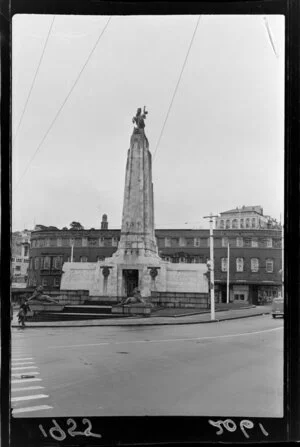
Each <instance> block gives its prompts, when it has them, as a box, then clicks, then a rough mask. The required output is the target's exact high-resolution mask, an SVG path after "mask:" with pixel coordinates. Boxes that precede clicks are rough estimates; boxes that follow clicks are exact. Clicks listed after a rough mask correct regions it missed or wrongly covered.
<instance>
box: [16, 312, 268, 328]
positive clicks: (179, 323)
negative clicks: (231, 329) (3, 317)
mask: <svg viewBox="0 0 300 447" xmlns="http://www.w3.org/2000/svg"><path fill="white" fill-rule="evenodd" d="M270 313H271V312H263V313H257V314H251V315H242V316H239V317H226V318H222V319H220V320H216V319H215V320H207V321H187V322H184V321H177V322H175V321H174V322H173V321H170V322H165V323H163V322H162V323H159V322H155V323H146V322H145V323H116V324H87V323H85V324H80V325H79V324H78V325H75V326H71V325H70V326H69V325H68V326H63V325H51V326H49V325H39V326H29V325H28V324H27V325H26V326H25V328H30V329H39V328H76V327H126V326H129V327H132V326H177V325H183V324H209V323H220V322H222V321H228V320H239V319H242V318H250V317H258V316H260V315H269V314H270ZM11 327H12V328H19V329H22V328H21V327H20V326H18V325H17V324H14V325H12V326H11ZM23 329H24V328H23Z"/></svg>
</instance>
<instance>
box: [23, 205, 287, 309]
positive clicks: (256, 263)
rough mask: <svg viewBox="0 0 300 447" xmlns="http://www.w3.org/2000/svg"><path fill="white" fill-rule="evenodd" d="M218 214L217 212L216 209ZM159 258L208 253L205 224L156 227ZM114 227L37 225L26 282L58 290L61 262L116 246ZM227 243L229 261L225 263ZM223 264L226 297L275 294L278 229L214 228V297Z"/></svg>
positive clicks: (182, 259)
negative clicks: (41, 227)
mask: <svg viewBox="0 0 300 447" xmlns="http://www.w3.org/2000/svg"><path fill="white" fill-rule="evenodd" d="M222 214H223V213H222ZM155 236H156V240H157V245H158V251H159V255H160V256H161V258H162V259H163V260H165V261H169V262H173V263H201V262H206V261H207V260H208V259H209V249H210V247H209V243H210V242H209V230H204V229H199V230H195V229H193V230H191V229H190V230H186V229H169V230H167V229H158V230H156V231H155ZM119 239H120V230H115V229H108V228H107V226H106V225H105V226H104V228H102V229H98V230H95V229H91V230H40V231H34V232H32V234H31V248H30V259H29V269H28V283H27V285H28V287H35V286H37V285H43V286H44V288H45V289H47V290H53V289H54V290H55V289H56V290H59V287H60V281H61V276H62V265H63V263H64V262H67V261H70V260H71V256H72V255H73V262H97V261H101V260H104V259H105V258H107V257H110V256H112V254H113V253H114V252H115V251H116V250H117V246H118V241H119ZM228 245H229V263H228V259H227V258H228ZM228 265H229V285H230V287H229V289H230V301H236V302H248V303H253V304H258V303H259V302H260V300H262V299H264V300H266V301H271V300H272V299H273V297H276V296H278V295H280V294H281V284H282V281H281V278H282V277H281V269H282V231H281V229H277V228H261V229H258V228H237V229H232V228H231V229H226V228H225V229H219V228H217V229H216V230H214V268H215V297H216V302H226V287H227V268H228Z"/></svg>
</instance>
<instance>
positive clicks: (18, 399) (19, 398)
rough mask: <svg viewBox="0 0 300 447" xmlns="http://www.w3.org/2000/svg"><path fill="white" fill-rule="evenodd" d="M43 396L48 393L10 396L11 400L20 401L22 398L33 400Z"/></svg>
mask: <svg viewBox="0 0 300 447" xmlns="http://www.w3.org/2000/svg"><path fill="white" fill-rule="evenodd" d="M45 397H49V396H48V394H33V395H32V396H19V397H12V398H11V402H21V401H22V400H33V399H45Z"/></svg>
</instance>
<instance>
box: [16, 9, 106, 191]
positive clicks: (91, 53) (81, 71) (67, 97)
mask: <svg viewBox="0 0 300 447" xmlns="http://www.w3.org/2000/svg"><path fill="white" fill-rule="evenodd" d="M111 19H112V17H111V16H110V17H109V19H108V21H107V22H106V25H105V26H104V28H103V30H102V32H101V33H100V35H99V37H98V39H97V40H96V43H95V44H94V46H93V48H92V50H91V51H90V53H89V55H88V57H87V59H86V61H85V63H84V64H83V67H82V68H81V70H80V72H79V74H78V76H77V78H76V79H75V81H74V83H73V85H72V87H71V89H70V90H69V92H68V94H67V95H66V97H65V99H64V100H63V102H62V104H61V106H60V108H59V109H58V111H57V113H56V115H55V116H54V118H53V120H52V121H51V124H50V126H49V127H48V129H47V131H46V133H45V134H44V136H43V138H42V140H41V142H40V143H39V145H38V146H37V148H36V150H35V152H34V154H33V155H32V157H31V158H30V160H29V162H28V164H27V166H26V168H25V170H24V172H23V174H22V175H21V177H20V178H19V180H18V182H17V183H16V187H18V185H19V184H20V182H21V180H22V179H23V178H24V176H25V174H26V173H27V171H28V169H29V167H30V165H31V163H32V161H33V159H34V158H35V156H36V155H37V153H38V151H39V150H40V148H41V147H42V144H43V143H44V141H45V140H46V138H47V136H48V134H49V132H50V130H51V129H52V127H53V125H54V123H55V121H56V120H57V118H58V116H59V115H60V113H61V111H62V110H63V108H64V106H65V104H66V103H67V101H68V99H69V98H70V96H71V94H72V92H73V90H74V88H75V86H76V85H77V83H78V81H79V79H80V77H81V75H82V73H83V71H84V69H85V68H86V66H87V64H88V62H89V60H90V59H91V57H92V55H93V53H94V51H95V49H96V47H97V45H98V43H99V41H100V39H101V37H102V36H103V34H104V32H105V30H106V28H107V27H108V25H109V22H110V21H111Z"/></svg>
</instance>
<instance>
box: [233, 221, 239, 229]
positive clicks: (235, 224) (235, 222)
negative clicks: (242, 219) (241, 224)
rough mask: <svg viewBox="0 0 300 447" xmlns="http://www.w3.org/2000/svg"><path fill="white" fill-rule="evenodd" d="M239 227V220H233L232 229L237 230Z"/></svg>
mask: <svg viewBox="0 0 300 447" xmlns="http://www.w3.org/2000/svg"><path fill="white" fill-rule="evenodd" d="M237 227H238V221H237V219H233V221H232V228H237Z"/></svg>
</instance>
